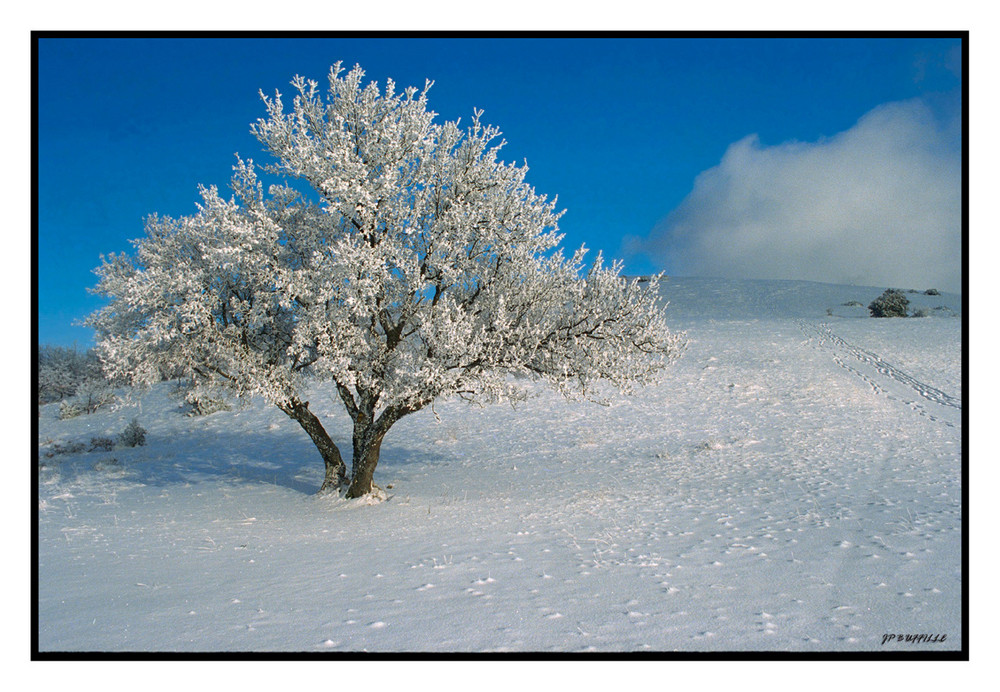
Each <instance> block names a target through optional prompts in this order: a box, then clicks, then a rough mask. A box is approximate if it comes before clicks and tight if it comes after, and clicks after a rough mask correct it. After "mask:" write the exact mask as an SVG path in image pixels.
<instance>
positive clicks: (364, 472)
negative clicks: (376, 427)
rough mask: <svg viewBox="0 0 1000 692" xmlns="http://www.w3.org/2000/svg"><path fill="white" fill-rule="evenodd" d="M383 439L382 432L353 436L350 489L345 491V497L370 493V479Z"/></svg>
mask: <svg viewBox="0 0 1000 692" xmlns="http://www.w3.org/2000/svg"><path fill="white" fill-rule="evenodd" d="M384 437H385V433H384V432H382V433H372V432H369V433H368V434H363V435H355V438H354V461H353V468H352V469H351V471H352V473H351V487H349V488H348V489H347V497H362V496H364V495H367V494H368V493H370V492H371V491H372V487H373V485H372V479H373V478H374V476H375V467H376V466H377V465H378V456H379V453H380V452H381V450H382V438H384Z"/></svg>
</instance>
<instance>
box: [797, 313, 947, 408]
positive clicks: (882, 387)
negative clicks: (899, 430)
mask: <svg viewBox="0 0 1000 692" xmlns="http://www.w3.org/2000/svg"><path fill="white" fill-rule="evenodd" d="M796 322H797V323H798V325H799V328H800V329H801V330H802V332H803V333H804V334H805V335H806V337H807V338H808V339H810V340H815V341H816V343H817V344H818V346H819V347H821V348H825V349H828V350H830V351H832V352H833V359H834V361H835V362H836V363H837V365H839V366H840V367H842V368H844V369H845V370H847V371H848V372H851V373H852V374H854V375H856V376H858V377H860V378H861V379H862V380H864V381H865V382H867V383H868V384H869V385H870V386H871V387H872V389H873V390H874V391H875V392H876V393H879V394H883V395H885V396H886V397H888V398H889V399H893V400H897V401H901V402H903V403H904V404H907V405H908V406H910V407H912V408H913V409H914V410H916V411H917V412H918V413H919V414H920V415H922V416H927V417H928V418H930V419H931V420H934V421H938V422H942V423H944V424H945V425H947V426H949V427H955V425H954V423H952V422H949V421H948V420H944V419H943V418H940V417H938V416H935V415H933V414H932V413H930V411H929V410H928V408H927V407H926V406H925V405H924V404H925V403H931V404H936V405H937V406H943V407H945V408H951V409H957V410H959V411H961V410H962V401H961V399H958V398H956V397H954V396H952V395H950V394H948V393H947V392H943V391H941V390H940V389H938V388H937V387H933V386H931V385H929V384H927V383H926V382H922V381H921V380H919V379H917V378H916V377H913V376H912V375H910V374H909V373H907V372H905V371H903V370H901V369H900V368H897V367H896V366H894V365H892V364H891V363H887V362H886V361H885V360H884V359H883V358H882V357H881V356H879V355H878V354H877V353H872V352H871V351H867V350H865V349H863V348H860V347H858V346H855V345H853V344H851V343H848V342H847V341H845V340H844V339H843V338H841V337H840V336H838V335H837V334H835V333H834V332H833V330H832V329H830V327H829V325H826V324H818V325H817V324H810V323H809V322H806V321H803V320H796ZM898 385H903V386H904V387H905V389H903V388H900V387H899V386H898ZM900 391H902V392H904V395H900V394H899V392H900ZM906 392H913V393H916V394H917V395H918V396H919V397H920V398H919V399H916V400H913V399H911V398H910V397H908V396H906V395H905V393H906Z"/></svg>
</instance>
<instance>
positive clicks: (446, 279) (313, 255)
mask: <svg viewBox="0 0 1000 692" xmlns="http://www.w3.org/2000/svg"><path fill="white" fill-rule="evenodd" d="M363 77H364V72H363V71H362V70H361V68H360V67H355V68H354V69H353V70H351V71H350V72H348V73H347V74H344V73H343V70H342V69H341V66H340V64H339V63H338V64H337V65H335V66H334V67H333V68H332V69H331V71H330V74H329V88H328V90H327V92H326V93H325V94H323V93H322V92H321V91H320V89H319V85H318V84H317V83H316V82H314V81H311V80H306V79H303V78H301V77H296V78H295V79H294V80H293V82H292V85H293V87H294V89H295V92H296V95H295V98H294V100H293V102H292V104H291V108H290V110H289V111H288V112H286V111H285V106H284V104H283V103H282V100H281V97H280V95H279V94H276V95H275V96H274V97H273V98H272V97H267V96H263V95H262V98H263V100H264V105H265V108H266V111H267V117H266V118H265V119H261V120H258V122H257V124H256V125H254V126H253V128H252V130H253V132H254V134H255V135H256V136H257V138H258V139H259V140H260V141H261V142H262V143H263V144H264V146H265V147H266V148H267V150H268V151H269V153H270V154H271V155H273V156H274V159H275V163H274V164H273V165H271V166H269V167H267V168H266V169H265V170H266V171H267V172H269V173H272V174H275V175H278V176H283V177H284V180H283V181H282V182H281V183H280V184H276V185H272V186H270V187H269V188H267V189H266V190H265V186H264V185H263V183H262V182H261V181H260V180H259V178H258V176H257V169H256V168H255V166H254V164H253V162H252V161H243V160H240V159H239V158H237V161H236V165H235V166H234V171H235V174H234V176H233V179H232V183H231V187H232V190H233V196H232V197H231V198H230V199H228V200H227V199H224V198H223V197H221V196H220V194H219V192H218V190H217V189H216V188H215V187H209V188H203V189H202V203H201V205H200V206H199V208H198V212H197V213H195V214H193V215H191V216H186V217H182V218H179V219H171V218H164V217H158V216H153V217H151V218H150V219H149V220H148V222H147V235H146V237H145V238H142V239H140V240H138V241H136V250H137V252H136V255H135V256H127V255H112V256H110V257H108V258H103V264H102V266H101V267H100V268H99V269H98V274H99V275H100V277H101V278H100V282H99V284H98V286H97V292H98V293H100V294H102V295H104V296H106V297H107V298H109V299H110V300H109V303H108V305H107V307H105V308H104V309H102V310H100V311H98V312H96V313H95V314H93V315H92V316H91V317H90V318H89V319H88V321H87V324H88V325H89V326H92V327H93V328H94V329H95V330H96V331H97V335H98V340H99V346H98V348H99V350H100V353H101V359H102V363H104V365H105V367H106V368H107V369H108V371H109V374H110V375H111V376H113V377H121V378H122V379H123V380H125V381H127V382H129V383H131V384H137V385H149V384H151V383H153V382H156V381H158V380H159V378H160V376H161V373H164V372H172V371H176V370H178V369H179V370H182V371H184V372H187V373H193V374H194V375H195V376H196V377H197V378H198V379H199V381H202V382H205V383H208V384H213V385H215V386H222V387H226V388H228V389H229V391H230V392H231V393H233V394H235V395H237V396H249V395H253V396H260V397H264V398H266V399H267V400H269V401H271V402H272V403H274V404H275V405H276V406H278V408H280V409H281V410H282V411H283V412H284V413H285V414H287V415H288V416H289V417H290V418H292V419H293V420H295V421H296V422H298V423H299V425H300V426H301V427H302V428H303V430H304V431H305V432H306V433H307V434H308V435H309V437H310V438H311V439H312V441H313V443H314V444H315V445H316V447H317V449H318V450H319V452H320V455H321V456H322V457H323V460H324V463H325V467H326V474H325V477H324V481H323V487H322V488H321V490H327V489H333V488H339V487H343V486H347V496H348V497H360V496H363V495H366V494H368V493H371V492H372V490H373V484H372V478H373V474H374V471H375V466H376V464H377V463H378V458H379V451H380V449H381V445H382V440H383V438H384V437H385V435H386V433H387V432H388V431H389V429H390V428H391V427H392V425H393V424H394V423H396V422H397V421H398V420H400V419H401V418H403V417H404V416H407V415H409V414H411V413H414V412H416V411H420V410H421V409H423V408H424V407H427V406H428V405H430V404H431V402H433V401H434V400H435V399H437V398H439V397H446V396H457V397H461V398H463V399H466V400H468V401H471V402H490V401H498V400H505V399H507V400H516V399H523V398H524V397H526V396H527V392H526V389H525V383H526V380H527V379H529V378H531V379H541V380H544V381H546V382H548V383H550V384H551V385H553V386H554V387H555V388H557V389H558V390H559V391H560V392H562V393H564V394H566V395H573V394H575V395H582V396H593V391H594V390H593V383H595V382H596V381H601V380H603V381H608V382H610V383H612V384H614V385H616V386H617V387H619V388H620V389H622V390H625V391H627V390H629V389H630V388H631V387H632V386H633V385H634V384H645V383H649V382H652V381H654V380H656V379H657V377H658V376H659V374H660V373H661V371H662V370H663V369H664V368H665V367H666V366H667V365H668V364H669V363H670V362H671V361H672V360H673V359H675V358H676V357H677V356H678V355H679V353H680V352H681V350H682V348H683V344H684V342H683V339H682V338H681V337H680V336H679V335H676V334H672V333H671V332H670V331H669V330H668V329H667V326H666V322H665V320H664V313H663V306H662V305H661V304H660V302H659V300H658V293H657V288H656V284H657V281H656V280H652V281H649V282H648V283H643V284H641V285H640V282H639V281H632V282H627V281H626V280H624V279H623V278H621V277H620V276H619V274H620V271H621V264H620V263H614V264H612V266H611V267H605V266H604V264H603V261H602V259H601V257H600V255H598V257H597V258H596V260H595V261H594V262H593V263H592V264H591V265H590V266H589V268H588V267H585V264H584V256H585V250H584V249H583V248H581V249H580V250H578V251H577V252H575V253H573V255H572V256H571V257H569V258H567V257H566V256H565V255H564V254H563V251H562V250H561V249H560V248H559V243H560V241H561V239H562V236H561V235H560V234H559V233H558V223H557V222H558V220H559V218H560V217H561V215H562V212H559V211H557V210H556V206H555V200H548V199H547V198H546V197H545V196H542V195H538V194H536V193H535V191H534V189H533V188H532V187H530V186H529V185H527V184H526V183H525V182H524V181H525V175H526V173H527V168H526V167H522V166H518V165H516V164H508V163H503V162H502V161H500V160H499V159H498V154H499V152H500V149H501V147H502V146H503V144H504V143H503V142H502V141H499V142H498V137H499V135H500V132H499V130H498V129H496V128H495V127H492V126H489V125H484V124H483V123H482V121H481V119H480V118H481V116H482V112H481V111H473V115H472V119H471V123H470V125H469V127H467V128H465V129H464V130H463V129H462V128H460V127H459V124H458V122H457V121H455V122H445V123H441V124H438V123H436V122H435V114H434V113H433V112H432V111H429V110H428V109H427V93H428V89H429V88H430V82H428V83H427V85H426V86H425V87H424V88H423V89H422V90H420V89H416V88H412V87H411V88H408V89H404V90H402V91H397V89H396V85H395V84H394V83H393V82H392V81H391V80H390V81H388V82H387V83H386V84H385V87H384V89H381V88H380V87H379V86H378V85H377V84H374V83H371V84H368V85H363V83H362V80H363ZM305 188H311V190H310V192H309V193H308V194H306V193H303V192H302V190H303V189H305ZM308 378H318V379H321V380H325V381H328V382H330V383H332V384H333V385H334V386H335V390H336V392H337V394H338V396H339V399H340V401H341V403H342V404H343V406H344V408H345V409H346V411H347V413H348V415H349V416H350V419H351V421H352V424H353V430H352V431H351V434H350V437H351V439H352V441H353V450H352V451H353V454H352V468H351V474H350V477H348V474H347V467H346V464H345V463H344V461H343V459H342V457H341V455H340V451H339V449H338V448H337V446H336V444H334V442H333V441H332V439H331V437H330V435H329V434H328V433H327V431H326V430H325V429H324V427H323V425H322V424H321V422H320V420H319V418H317V417H316V415H315V414H314V413H313V412H312V410H311V409H310V407H309V402H308V401H305V400H304V395H303V387H304V385H305V383H306V381H307V379H308Z"/></svg>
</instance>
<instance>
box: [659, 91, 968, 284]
mask: <svg viewBox="0 0 1000 692" xmlns="http://www.w3.org/2000/svg"><path fill="white" fill-rule="evenodd" d="M958 127H959V122H958V119H957V117H954V118H951V119H949V122H947V123H942V122H939V120H938V119H937V118H936V117H935V115H934V113H933V112H932V110H931V108H930V107H928V105H927V104H925V103H924V102H923V101H920V100H911V101H901V102H895V103H889V104H885V105H882V106H879V107H878V108H875V109H874V110H872V111H871V112H869V113H868V114H866V115H865V116H864V117H862V118H861V119H860V120H859V121H858V122H857V123H856V124H855V126H854V127H852V128H851V129H850V130H847V131H846V132H842V133H840V134H838V135H836V136H834V137H830V138H827V139H822V140H820V141H818V142H811V143H801V142H789V143H784V144H780V145H777V146H763V145H762V144H761V143H760V142H759V140H758V138H757V137H756V136H755V135H754V136H749V137H746V138H744V139H742V140H740V141H738V142H736V143H735V144H732V145H730V147H729V149H728V150H727V151H726V153H725V155H724V156H723V157H722V161H721V162H720V163H719V165H718V166H716V167H714V168H711V169H709V170H707V171H705V172H703V173H702V174H701V175H699V176H698V178H697V179H696V181H695V184H694V189H693V190H692V191H691V193H690V194H689V195H688V197H687V198H686V199H685V200H684V201H683V202H682V204H681V205H680V206H679V207H678V208H677V209H676V210H675V211H674V212H673V213H672V214H671V215H670V216H668V217H667V219H666V220H665V222H664V223H663V224H662V225H661V227H659V228H658V229H656V230H655V231H654V232H653V234H652V236H651V237H650V238H649V239H648V240H647V242H646V244H645V249H646V251H647V253H648V254H650V256H651V257H652V258H654V259H664V260H666V263H667V264H668V265H669V266H672V268H673V271H674V273H675V274H678V275H701V276H721V277H728V278H782V279H806V280H812V281H824V282H829V283H854V284H866V285H875V286H893V287H899V288H911V287H912V288H921V287H925V288H929V287H935V288H939V289H942V290H946V291H954V292H957V291H959V290H960V289H961V209H962V206H961V152H960V148H959V146H958V142H959V141H960V139H959V136H958V134H959V131H958V129H957V128H958Z"/></svg>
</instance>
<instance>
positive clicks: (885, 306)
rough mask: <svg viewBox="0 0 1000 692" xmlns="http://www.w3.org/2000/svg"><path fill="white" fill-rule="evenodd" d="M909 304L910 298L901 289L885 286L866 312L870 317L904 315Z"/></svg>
mask: <svg viewBox="0 0 1000 692" xmlns="http://www.w3.org/2000/svg"><path fill="white" fill-rule="evenodd" d="M909 306H910V300H909V299H908V298H907V297H906V296H905V295H904V294H903V292H902V291H900V290H897V289H895V288H887V289H886V290H885V292H884V293H882V295H880V296H879V297H878V298H876V299H875V300H873V301H872V303H871V305H869V306H868V312H869V313H871V316H872V317H906V315H907V312H906V311H907V308H908V307H909Z"/></svg>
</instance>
